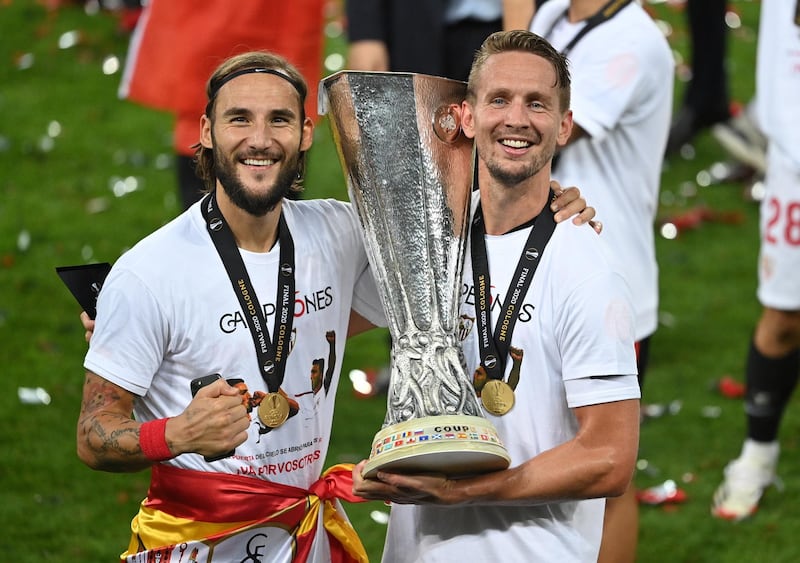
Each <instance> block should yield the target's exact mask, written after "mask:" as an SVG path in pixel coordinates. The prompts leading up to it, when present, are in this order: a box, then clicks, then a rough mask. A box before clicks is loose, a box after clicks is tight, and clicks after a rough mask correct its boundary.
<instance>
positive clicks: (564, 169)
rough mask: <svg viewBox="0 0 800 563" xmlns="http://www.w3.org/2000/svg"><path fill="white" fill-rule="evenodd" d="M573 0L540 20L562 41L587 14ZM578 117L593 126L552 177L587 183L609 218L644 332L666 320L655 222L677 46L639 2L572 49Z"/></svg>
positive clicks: (537, 20) (564, 154)
mask: <svg viewBox="0 0 800 563" xmlns="http://www.w3.org/2000/svg"><path fill="white" fill-rule="evenodd" d="M568 4H569V2H568V0H549V1H548V2H546V3H545V4H543V5H542V7H541V8H539V9H538V10H537V11H536V16H535V17H534V19H533V22H532V24H531V30H532V31H533V32H534V33H537V34H539V35H542V36H543V37H545V38H546V39H547V40H548V41H550V43H551V44H552V45H553V46H554V47H555V48H556V49H558V50H561V51H563V49H564V48H565V47H566V46H567V45H568V44H569V42H570V41H571V40H572V38H573V37H575V35H576V34H577V33H578V32H579V31H580V29H581V28H583V27H584V25H585V22H583V21H581V22H577V23H570V22H569V21H567V19H566V17H564V13H565V11H566V9H567V6H568ZM567 58H568V59H569V64H570V72H571V76H572V102H571V106H572V111H573V117H574V121H575V123H577V124H578V125H580V127H581V128H582V129H584V130H585V131H586V133H588V135H590V137H584V138H581V139H579V140H578V141H575V142H573V143H572V144H571V145H569V146H567V147H566V148H564V149H562V150H561V151H560V153H559V160H558V165H557V167H556V169H555V170H554V172H553V178H554V179H556V180H558V181H559V182H560V183H561V185H562V186H578V187H579V188H580V190H581V192H582V193H583V196H584V197H585V198H586V201H588V202H589V204H590V205H592V206H593V207H594V208H595V209H597V216H598V219H600V220H602V222H603V234H602V237H603V238H604V239H605V240H606V242H607V243H608V246H609V247H610V248H611V251H612V252H613V257H614V260H615V262H616V266H617V267H619V268H620V271H621V272H622V274H623V275H624V276H625V278H626V279H627V280H628V283H629V285H630V287H631V295H632V297H633V304H634V310H635V311H636V339H637V340H641V339H643V338H645V337H647V336H649V335H651V334H652V333H653V332H654V331H655V330H656V327H657V324H658V318H657V314H658V265H657V263H656V255H655V246H654V245H655V242H654V229H653V222H654V220H655V214H656V211H657V208H658V191H659V185H660V177H661V167H662V163H663V158H664V149H665V147H666V142H667V137H668V135H669V126H670V118H671V115H672V86H673V76H674V62H673V57H672V52H671V51H670V48H669V45H668V44H667V41H666V39H665V38H664V36H663V34H662V33H661V31H660V30H659V29H658V27H657V26H656V25H655V23H654V22H653V20H652V18H651V17H650V16H649V15H648V14H647V13H646V12H645V11H644V10H643V9H642V7H641V6H640V5H639V4H638V3H637V2H632V3H631V4H629V5H628V6H626V7H625V8H623V9H622V10H621V11H620V12H619V13H617V14H616V15H614V16H613V17H612V18H611V19H609V20H607V21H605V22H603V23H601V24H600V25H598V26H596V27H595V28H594V29H592V30H591V31H589V32H588V33H587V34H586V35H584V36H583V37H582V38H581V39H580V40H579V41H578V42H577V43H576V44H575V46H574V47H573V48H572V49H571V50H570V51H569V52H568V53H567Z"/></svg>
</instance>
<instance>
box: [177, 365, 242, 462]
mask: <svg viewBox="0 0 800 563" xmlns="http://www.w3.org/2000/svg"><path fill="white" fill-rule="evenodd" d="M249 426H250V417H249V416H248V414H247V409H246V408H245V406H244V404H243V402H242V396H241V391H240V390H239V389H237V388H236V387H232V386H231V385H229V384H228V383H227V382H226V381H225V380H224V379H218V380H216V381H214V382H213V383H211V384H209V385H206V386H205V387H201V388H200V389H199V390H198V391H197V394H196V395H195V396H194V398H193V399H192V402H191V403H189V405H188V406H187V407H186V409H185V410H184V411H183V412H182V413H181V414H179V415H178V416H176V417H174V418H172V419H170V420H169V422H167V428H166V438H167V444H169V447H170V450H171V451H172V452H173V453H174V454H176V455H177V454H181V453H186V452H195V453H199V454H202V455H204V456H206V457H216V456H219V455H221V454H224V453H226V452H230V451H232V450H234V449H235V448H236V447H237V446H240V445H241V444H243V443H244V442H245V440H247V429H248V428H249Z"/></svg>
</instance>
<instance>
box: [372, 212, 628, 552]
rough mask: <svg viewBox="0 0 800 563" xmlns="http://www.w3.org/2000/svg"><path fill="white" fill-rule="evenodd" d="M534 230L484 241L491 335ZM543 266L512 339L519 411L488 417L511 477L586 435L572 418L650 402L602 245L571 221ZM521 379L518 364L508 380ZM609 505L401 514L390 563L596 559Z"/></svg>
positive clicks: (471, 347) (467, 305) (469, 289)
mask: <svg viewBox="0 0 800 563" xmlns="http://www.w3.org/2000/svg"><path fill="white" fill-rule="evenodd" d="M529 232H530V228H528V229H523V230H519V231H515V232H512V233H509V234H506V235H503V236H487V237H486V245H487V253H488V256H489V273H490V280H491V284H492V287H491V293H492V298H493V305H492V309H491V319H492V323H493V325H494V323H495V322H496V320H497V317H498V316H499V313H498V311H499V309H500V304H501V303H502V301H503V300H504V298H505V295H506V292H507V287H508V285H509V283H510V281H511V278H512V277H513V274H514V270H515V268H516V265H517V261H518V259H519V257H520V255H521V252H522V250H523V248H524V246H525V242H526V240H527V237H528V234H529ZM470 260H471V259H470V256H469V253H468V256H467V259H466V267H465V272H464V279H463V285H462V292H461V299H462V305H461V326H462V328H463V330H462V331H461V334H462V335H463V336H464V343H463V344H464V354H465V358H466V363H467V372H468V373H469V374H472V373H473V372H474V371H475V368H476V367H477V366H478V365H479V363H480V358H479V352H478V343H477V338H478V336H477V327H476V326H475V320H474V319H475V317H476V315H475V306H474V295H475V291H474V288H473V282H472V267H471V261H470ZM540 262H541V263H540V264H539V267H538V269H537V270H536V273H535V275H534V278H533V283H532V285H531V286H530V288H529V290H528V293H527V296H526V297H525V299H524V301H523V302H522V304H521V306H520V316H519V320H518V321H517V324H516V328H515V329H514V332H513V334H512V339H511V345H512V346H514V347H515V348H519V349H521V350H522V351H523V359H522V362H521V364H520V378H519V385H518V386H517V389H516V391H515V405H514V407H513V409H512V410H511V411H510V412H509V413H508V414H506V415H504V416H499V417H498V416H493V415H487V416H488V418H489V419H490V420H491V421H492V422H493V423H494V425H495V427H496V428H497V431H498V434H499V436H500V438H501V440H502V441H503V443H504V445H505V446H506V449H507V450H508V453H509V454H510V455H511V465H512V467H513V466H517V465H520V464H521V463H523V462H525V461H527V460H528V459H530V458H532V457H534V456H536V455H538V454H540V453H541V452H543V451H545V450H549V449H551V448H553V447H555V446H557V445H558V444H561V443H564V442H566V441H568V440H570V439H572V438H573V437H574V436H575V433H576V431H577V428H578V426H577V422H576V419H575V416H574V415H573V413H572V411H571V409H572V408H574V407H579V406H585V405H592V404H598V403H605V402H611V401H618V400H624V399H636V398H639V396H640V395H639V386H638V382H637V380H636V375H635V374H636V359H635V354H634V349H633V342H634V340H633V314H632V307H631V304H630V297H629V292H628V289H627V286H626V284H625V282H624V280H623V279H622V278H621V276H620V275H619V274H617V273H616V272H614V271H613V269H612V268H611V266H610V265H609V263H608V260H607V259H606V251H605V248H604V244H603V241H602V240H601V238H600V237H598V236H597V235H596V234H595V233H594V231H592V229H590V228H588V227H585V226H584V227H576V226H575V225H573V224H572V223H570V222H565V223H561V224H559V225H558V226H556V229H555V232H554V233H553V236H552V238H551V240H550V242H549V243H548V245H547V247H546V250H545V252H544V254H543V256H542V258H541V260H540ZM511 369H512V362H511V361H508V362H507V365H506V379H507V378H508V373H509V372H510V371H511ZM620 375H621V376H622V377H597V376H620ZM484 414H487V413H484ZM604 506H605V502H604V500H603V499H593V500H584V501H569V502H560V503H551V504H543V505H538V506H525V507H507V506H506V507H500V506H491V505H475V506H458V507H431V506H410V505H408V506H400V505H393V506H392V510H391V517H390V522H389V529H388V532H387V539H386V546H385V550H384V555H383V560H384V561H386V562H387V563H389V562H391V563H402V562H412V561H425V562H442V563H451V562H452V561H470V562H471V563H472V562H495V561H500V560H504V561H525V562H543V563H544V562H547V563H551V562H553V561H564V562H566V561H570V562H572V561H596V559H597V553H598V551H599V546H600V537H601V532H602V522H603V511H604Z"/></svg>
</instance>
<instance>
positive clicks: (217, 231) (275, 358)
mask: <svg viewBox="0 0 800 563" xmlns="http://www.w3.org/2000/svg"><path fill="white" fill-rule="evenodd" d="M201 205H202V211H203V218H204V219H205V220H206V228H207V229H208V234H209V235H210V236H211V240H212V241H213V242H214V246H215V247H216V248H217V253H218V254H219V257H220V259H221V260H222V264H223V265H224V266H225V270H226V271H227V273H228V278H230V280H231V286H232V287H233V290H234V292H235V293H236V297H237V298H238V299H239V304H240V305H241V307H242V312H243V313H244V315H245V316H246V317H247V319H248V322H247V326H248V327H249V328H250V334H251V336H252V337H253V344H254V345H255V349H256V355H257V356H258V365H259V368H260V369H261V377H263V378H264V382H265V383H266V384H267V389H268V390H269V391H270V392H271V393H277V392H278V389H279V388H280V386H281V383H283V377H284V373H285V371H286V357H287V356H288V355H289V338H290V337H291V333H292V323H293V321H294V266H295V264H294V240H293V239H292V234H291V233H290V232H289V226H288V225H287V224H286V219H285V218H284V216H283V212H281V216H280V219H279V221H278V241H279V243H280V255H279V267H278V295H277V297H276V298H275V323H274V328H273V331H272V336H273V338H274V339H275V342H274V346H273V345H272V343H271V342H270V337H269V333H268V332H267V319H266V318H265V317H264V311H263V309H262V308H261V305H260V304H259V302H258V297H256V292H255V291H254V289H253V285H252V283H250V276H248V275H247V268H246V267H245V265H244V261H243V260H242V255H241V254H240V253H239V248H238V247H237V246H236V240H235V239H234V238H233V233H232V232H231V229H230V227H229V226H228V223H227V222H226V221H225V217H223V216H222V212H221V211H220V210H219V206H218V205H217V196H216V192H213V191H212V192H211V193H210V194H208V195H207V196H206V197H205V198H204V199H203V202H202V204H201Z"/></svg>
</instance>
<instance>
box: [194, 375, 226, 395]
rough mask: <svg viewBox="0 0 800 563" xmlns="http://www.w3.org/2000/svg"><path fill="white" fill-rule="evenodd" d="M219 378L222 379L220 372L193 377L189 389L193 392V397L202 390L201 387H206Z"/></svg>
mask: <svg viewBox="0 0 800 563" xmlns="http://www.w3.org/2000/svg"><path fill="white" fill-rule="evenodd" d="M217 379H222V376H221V375H220V374H218V373H212V374H211V375H204V376H203V377H198V378H197V379H192V382H191V383H190V384H189V389H190V390H191V392H192V397H194V396H195V395H197V392H198V391H200V389H201V388H203V387H205V386H206V385H211V384H212V383H214V382H215V381H216V380H217Z"/></svg>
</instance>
